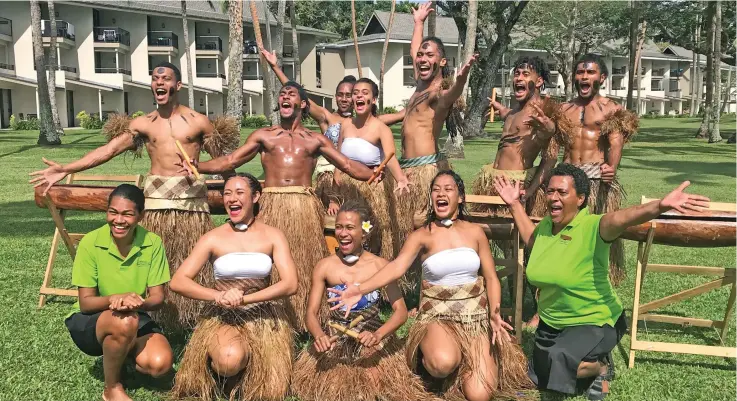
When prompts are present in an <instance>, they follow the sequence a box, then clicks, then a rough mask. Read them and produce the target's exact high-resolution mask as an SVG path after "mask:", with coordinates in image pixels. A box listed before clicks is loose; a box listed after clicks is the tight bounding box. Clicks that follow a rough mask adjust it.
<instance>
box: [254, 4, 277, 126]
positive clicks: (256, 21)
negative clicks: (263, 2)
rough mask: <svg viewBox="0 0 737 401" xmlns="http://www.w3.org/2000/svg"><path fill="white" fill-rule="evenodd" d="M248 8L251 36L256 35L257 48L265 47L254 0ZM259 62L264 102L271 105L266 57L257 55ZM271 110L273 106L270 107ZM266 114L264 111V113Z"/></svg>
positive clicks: (268, 69) (267, 105)
mask: <svg viewBox="0 0 737 401" xmlns="http://www.w3.org/2000/svg"><path fill="white" fill-rule="evenodd" d="M249 5H250V8H251V19H252V20H253V36H255V37H256V44H257V45H258V48H259V49H265V47H264V40H263V38H262V37H261V23H260V22H259V19H258V9H257V8H256V1H255V0H251V1H250V2H249ZM265 11H266V13H268V12H269V10H268V9H266V10H265ZM266 29H269V26H268V25H267V26H266ZM258 59H259V64H260V66H261V71H263V74H264V75H263V76H264V79H263V81H264V90H263V96H264V104H266V107H272V106H271V98H272V96H271V87H270V86H271V85H269V72H270V71H271V68H269V65H268V64H267V63H266V59H264V56H262V55H259V58H258ZM272 110H273V108H272ZM264 114H266V113H264Z"/></svg>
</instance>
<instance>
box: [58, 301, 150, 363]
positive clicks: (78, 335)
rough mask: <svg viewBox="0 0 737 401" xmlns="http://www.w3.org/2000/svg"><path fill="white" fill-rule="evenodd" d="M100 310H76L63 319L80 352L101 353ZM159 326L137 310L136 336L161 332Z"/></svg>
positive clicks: (146, 314)
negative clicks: (93, 311) (92, 311)
mask: <svg viewBox="0 0 737 401" xmlns="http://www.w3.org/2000/svg"><path fill="white" fill-rule="evenodd" d="M100 314H102V312H97V313H82V312H77V313H75V314H73V315H72V316H69V317H68V318H66V320H64V324H66V326H67V329H68V330H69V335H71V336H72V341H74V344H75V345H76V346H77V348H79V349H80V350H81V351H82V352H84V353H85V354H87V355H90V356H100V355H102V344H100V342H99V341H97V332H96V328H97V319H99V318H100ZM161 332H162V330H161V327H159V325H158V324H157V323H156V322H155V321H154V320H153V319H151V316H149V315H148V313H146V312H140V311H139V312H138V333H137V334H136V337H143V336H145V335H147V334H151V333H159V334H160V333H161Z"/></svg>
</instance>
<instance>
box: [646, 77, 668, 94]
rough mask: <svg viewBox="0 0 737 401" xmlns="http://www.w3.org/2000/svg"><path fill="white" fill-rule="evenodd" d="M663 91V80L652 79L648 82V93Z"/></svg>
mask: <svg viewBox="0 0 737 401" xmlns="http://www.w3.org/2000/svg"><path fill="white" fill-rule="evenodd" d="M664 90H665V89H664V88H663V80H661V79H653V80H651V81H650V91H652V92H662V91H664Z"/></svg>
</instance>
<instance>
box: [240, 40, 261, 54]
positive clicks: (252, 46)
mask: <svg viewBox="0 0 737 401" xmlns="http://www.w3.org/2000/svg"><path fill="white" fill-rule="evenodd" d="M243 54H258V44H256V41H255V40H250V39H249V40H245V39H244V40H243Z"/></svg>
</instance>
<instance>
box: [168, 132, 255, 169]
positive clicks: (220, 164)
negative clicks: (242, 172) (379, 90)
mask: <svg viewBox="0 0 737 401" xmlns="http://www.w3.org/2000/svg"><path fill="white" fill-rule="evenodd" d="M264 130H265V129H264V128H262V129H259V130H256V131H254V132H253V133H252V134H251V135H250V136H249V137H248V139H246V143H244V144H243V145H241V146H240V147H239V148H238V149H236V150H235V151H234V152H233V153H231V154H229V155H225V156H220V157H216V158H214V159H212V160H208V161H206V162H201V163H199V165H198V166H197V169H198V170H199V171H200V173H205V174H218V173H225V172H228V171H232V170H235V169H236V168H238V167H240V166H242V165H244V164H245V163H248V162H249V161H251V160H252V159H253V158H254V157H256V155H257V154H258V152H259V151H260V150H261V136H262V135H263V133H264ZM182 167H184V166H182Z"/></svg>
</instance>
